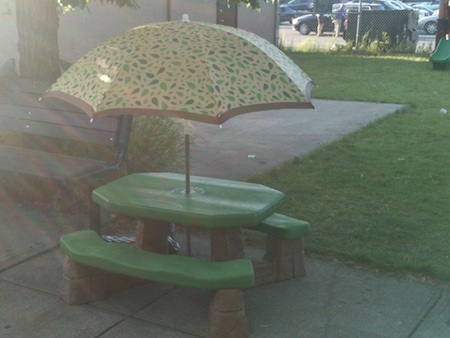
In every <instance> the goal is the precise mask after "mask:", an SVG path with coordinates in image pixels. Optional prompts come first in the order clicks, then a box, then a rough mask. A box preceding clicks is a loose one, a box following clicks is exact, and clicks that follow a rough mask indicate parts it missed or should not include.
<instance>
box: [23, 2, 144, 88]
mask: <svg viewBox="0 0 450 338" xmlns="http://www.w3.org/2000/svg"><path fill="white" fill-rule="evenodd" d="M89 1H90V0H16V20H17V31H18V37H19V39H18V44H17V48H18V52H19V56H20V57H19V70H20V76H21V77H22V78H26V79H33V80H41V81H48V82H53V81H55V80H56V79H57V78H58V77H59V75H60V74H61V71H60V64H59V46H58V27H59V18H58V11H60V12H65V11H70V10H73V9H75V8H84V7H86V5H87V4H88V3H89ZM100 2H101V3H114V4H116V5H117V6H119V7H123V6H128V7H133V8H137V7H138V5H137V4H136V2H135V0H100Z"/></svg>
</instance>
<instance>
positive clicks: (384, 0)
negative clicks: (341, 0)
mask: <svg viewBox="0 0 450 338" xmlns="http://www.w3.org/2000/svg"><path fill="white" fill-rule="evenodd" d="M350 4H352V6H353V7H356V8H357V7H358V6H359V1H358V0H351V1H350V2H347V3H345V6H346V7H348V6H349V5H350ZM371 4H378V5H381V6H383V7H384V8H383V9H385V10H388V11H395V10H401V9H403V8H402V7H401V5H399V4H397V3H395V2H394V1H390V0H373V1H371ZM338 5H339V4H338ZM354 5H356V6H354ZM333 6H334V5H333ZM353 7H352V8H353ZM379 9H381V8H379Z"/></svg>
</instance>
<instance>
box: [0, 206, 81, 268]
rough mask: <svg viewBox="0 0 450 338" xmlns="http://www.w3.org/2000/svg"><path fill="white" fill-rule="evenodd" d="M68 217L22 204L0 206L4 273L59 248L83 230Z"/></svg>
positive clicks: (0, 260) (0, 259) (0, 262)
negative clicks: (63, 238) (65, 236)
mask: <svg viewBox="0 0 450 338" xmlns="http://www.w3.org/2000/svg"><path fill="white" fill-rule="evenodd" d="M66 217H67V216H64V215H61V214H58V213H53V212H50V211H49V212H45V213H43V212H42V210H39V208H37V207H36V208H35V207H31V206H24V205H19V204H1V205H0V224H1V227H0V271H2V270H5V269H7V268H9V267H11V266H14V265H15V264H17V263H19V262H21V261H23V260H25V259H28V258H30V257H32V256H34V255H37V254H39V253H40V252H43V251H45V250H48V249H51V248H53V247H55V246H57V245H58V243H59V238H60V237H61V235H62V234H64V233H66V232H70V231H74V230H75V229H76V228H78V227H79V225H78V224H74V222H73V221H71V220H70V219H67V218H66Z"/></svg>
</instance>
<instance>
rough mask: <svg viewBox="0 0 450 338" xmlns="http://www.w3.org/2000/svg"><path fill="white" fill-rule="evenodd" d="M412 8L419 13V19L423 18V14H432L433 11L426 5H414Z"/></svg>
mask: <svg viewBox="0 0 450 338" xmlns="http://www.w3.org/2000/svg"><path fill="white" fill-rule="evenodd" d="M413 9H414V10H415V11H416V12H418V13H419V19H420V18H423V17H424V16H430V15H433V12H434V10H433V9H431V8H429V7H426V6H422V5H417V6H414V7H413Z"/></svg>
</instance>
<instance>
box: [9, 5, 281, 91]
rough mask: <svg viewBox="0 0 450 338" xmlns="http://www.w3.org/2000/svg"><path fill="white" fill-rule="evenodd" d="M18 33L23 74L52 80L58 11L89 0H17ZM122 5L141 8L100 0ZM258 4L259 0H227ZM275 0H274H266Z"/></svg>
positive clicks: (56, 61) (56, 74) (56, 66)
mask: <svg viewBox="0 0 450 338" xmlns="http://www.w3.org/2000/svg"><path fill="white" fill-rule="evenodd" d="M15 1H16V18H17V30H18V33H19V40H18V52H19V70H20V76H21V77H22V78H27V79H33V80H40V81H47V82H53V81H55V80H56V79H57V78H58V77H59V75H60V73H61V70H60V64H59V47H58V27H59V18H58V11H61V12H65V11H71V10H74V9H75V8H81V9H83V8H85V7H86V5H87V4H88V3H89V2H90V0H15ZM99 1H100V2H101V3H111V4H115V5H117V6H119V7H124V6H127V7H131V8H139V6H138V4H137V3H136V0H99ZM228 1H229V2H230V3H244V4H247V6H250V7H252V8H254V9H256V8H259V0H228ZM264 1H265V2H269V1H271V2H273V1H274V0H264Z"/></svg>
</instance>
